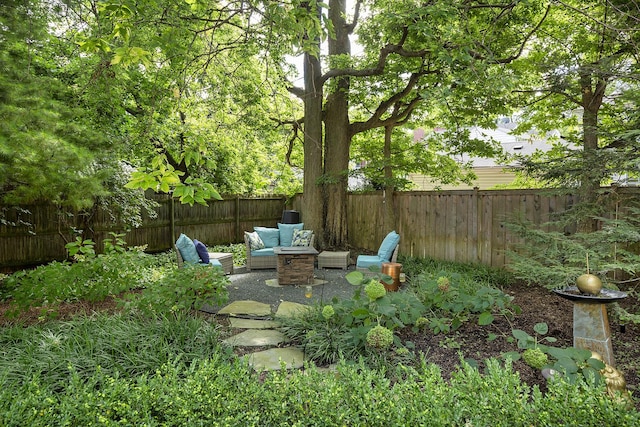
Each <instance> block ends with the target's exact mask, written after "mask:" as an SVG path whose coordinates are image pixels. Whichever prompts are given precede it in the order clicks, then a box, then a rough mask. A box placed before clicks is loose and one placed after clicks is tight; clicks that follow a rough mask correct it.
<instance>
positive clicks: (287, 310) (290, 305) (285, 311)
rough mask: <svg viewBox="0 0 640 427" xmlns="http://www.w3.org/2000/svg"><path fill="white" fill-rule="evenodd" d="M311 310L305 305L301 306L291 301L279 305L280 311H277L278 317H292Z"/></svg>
mask: <svg viewBox="0 0 640 427" xmlns="http://www.w3.org/2000/svg"><path fill="white" fill-rule="evenodd" d="M309 308H310V307H309V306H308V305H305V304H299V303H297V302H290V301H282V302H281V303H280V305H278V310H277V311H276V317H292V316H295V315H297V314H300V313H302V312H304V311H305V310H309Z"/></svg>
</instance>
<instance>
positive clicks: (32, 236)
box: [0, 188, 640, 268]
mask: <svg viewBox="0 0 640 427" xmlns="http://www.w3.org/2000/svg"><path fill="white" fill-rule="evenodd" d="M617 191H618V193H620V194H622V195H623V196H624V197H626V198H632V199H635V200H639V198H640V189H637V188H623V189H621V188H619V189H617ZM155 198H156V200H157V201H158V202H159V204H160V206H159V207H158V208H157V212H158V215H157V218H148V217H145V218H143V225H142V226H141V227H140V228H137V229H134V230H131V231H129V232H127V234H126V236H125V240H126V241H127V243H128V244H129V245H130V246H139V245H147V250H148V251H150V252H156V251H163V250H167V249H169V248H170V247H171V244H172V243H173V242H174V240H175V237H176V236H177V235H179V234H180V233H185V234H187V235H188V236H191V237H192V238H196V239H198V240H201V241H202V242H204V243H206V244H208V245H216V244H228V243H240V242H242V241H243V232H244V231H245V230H253V227H254V226H267V227H275V226H276V224H277V222H278V221H279V220H280V219H281V217H282V211H283V210H284V209H291V208H293V209H294V210H298V211H300V213H301V220H302V221H304V197H303V196H298V197H296V198H294V199H293V200H292V201H290V202H291V203H290V204H289V203H287V199H286V198H285V197H266V198H242V197H228V198H225V200H223V201H212V202H211V203H209V206H201V205H194V206H188V205H181V204H180V203H175V202H172V201H171V200H170V199H169V197H168V196H164V195H160V196H155ZM574 202H575V198H574V196H571V195H563V196H558V195H551V194H549V192H548V191H545V190H487V191H476V190H468V191H467V190H461V191H442V192H437V191H428V192H400V193H395V195H394V197H393V200H388V198H386V197H385V194H384V193H373V194H350V195H349V196H348V199H347V214H348V220H347V227H348V230H349V236H348V241H349V244H350V246H351V247H353V248H365V249H369V250H372V251H375V250H377V248H378V246H379V245H380V243H381V242H382V239H383V238H384V236H385V235H386V234H387V233H388V232H389V231H391V230H392V229H395V230H396V231H397V232H398V233H399V234H400V236H401V240H400V253H401V254H405V255H412V256H419V257H431V258H435V259H440V260H447V261H458V262H469V263H481V264H485V265H489V266H494V267H502V266H504V265H505V263H506V254H505V251H506V249H508V248H510V247H512V246H513V245H514V244H515V243H518V242H519V239H518V237H517V236H515V235H514V234H513V233H511V232H509V230H508V229H507V227H506V226H505V222H506V221H508V220H509V219H511V218H515V217H522V218H526V219H528V220H529V221H531V222H533V223H534V224H544V223H545V222H547V221H549V219H550V218H551V217H552V216H553V215H554V214H555V213H559V212H562V211H564V210H566V209H567V208H568V207H570V206H571V205H572V204H573V203H574ZM386 203H391V204H392V205H393V208H394V212H395V216H396V221H395V227H394V226H392V225H387V224H384V220H383V218H384V206H385V204H386ZM24 208H25V209H27V210H28V211H29V212H30V214H28V215H27V214H25V215H24V216H23V218H22V220H24V221H25V222H28V223H31V224H33V229H32V230H29V229H28V228H27V227H10V226H6V225H2V224H0V267H5V268H8V267H17V266H24V265H33V264H40V263H45V262H48V261H51V260H54V259H64V258H65V257H66V252H65V249H64V244H65V242H66V241H71V240H73V239H74V236H73V235H72V233H71V227H70V226H71V225H73V226H74V227H76V228H83V227H82V224H81V223H77V222H76V223H73V224H69V223H68V222H67V221H66V220H68V218H66V217H64V216H62V217H61V214H60V213H59V212H58V211H56V209H55V208H54V207H53V206H50V205H49V206H45V205H38V206H27V207H24ZM614 211H615V208H614V207H612V212H611V215H612V216H613V215H623V214H624V210H623V209H622V210H619V211H616V212H614ZM11 215H14V217H11ZM172 218H173V221H172ZM7 219H9V220H11V221H16V220H18V219H19V218H18V215H17V214H16V213H15V212H13V213H12V211H10V215H9V217H8V218H7ZM73 219H74V221H75V220H76V219H77V218H73ZM111 231H116V232H120V231H122V229H121V227H120V228H118V226H116V225H113V224H112V223H111V221H110V219H109V217H108V215H107V214H106V213H105V212H101V211H98V212H97V213H96V214H95V217H94V221H93V229H92V233H89V235H88V237H90V238H92V239H93V240H94V241H95V242H96V244H97V248H98V249H99V250H101V249H102V242H103V240H104V239H105V238H109V237H110V236H109V232H111Z"/></svg>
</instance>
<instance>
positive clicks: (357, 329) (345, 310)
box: [280, 271, 424, 364]
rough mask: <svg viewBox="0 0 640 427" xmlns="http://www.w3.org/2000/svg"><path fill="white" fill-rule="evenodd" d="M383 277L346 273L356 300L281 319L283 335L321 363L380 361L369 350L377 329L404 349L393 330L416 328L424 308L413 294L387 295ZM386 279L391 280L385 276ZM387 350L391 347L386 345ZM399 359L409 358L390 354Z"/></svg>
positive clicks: (338, 301)
mask: <svg viewBox="0 0 640 427" xmlns="http://www.w3.org/2000/svg"><path fill="white" fill-rule="evenodd" d="M384 278H385V277H383V276H382V275H380V276H376V277H368V276H365V275H363V274H362V273H361V272H359V271H353V272H351V273H349V274H347V280H349V282H350V283H351V284H353V285H354V295H353V298H351V299H345V300H338V299H334V300H333V301H332V303H331V304H330V305H328V306H325V307H314V308H312V309H311V310H309V311H307V312H305V313H303V314H302V315H301V316H296V317H291V318H285V319H281V320H280V321H281V324H282V331H283V333H284V334H285V335H286V336H287V338H289V339H291V340H292V341H293V342H295V343H298V345H300V346H301V347H303V348H304V350H305V354H306V356H307V357H308V358H309V359H310V360H313V361H314V362H316V363H318V364H326V363H334V362H336V361H338V360H339V359H340V358H342V357H347V358H356V357H358V356H361V357H366V358H372V359H371V361H372V362H376V361H380V360H381V359H380V356H379V355H378V354H377V353H376V352H371V351H369V350H370V349H368V348H367V345H366V344H367V335H368V334H369V331H370V330H371V329H372V328H374V327H376V326H381V327H383V328H384V329H386V330H388V331H389V332H390V333H391V337H392V342H393V343H395V344H396V347H400V348H401V347H402V343H401V342H400V339H399V338H398V337H397V336H394V335H393V331H394V330H397V329H400V328H404V327H405V326H412V325H414V324H415V322H416V321H417V320H418V318H420V316H421V315H422V314H423V311H424V306H423V305H422V303H421V302H420V301H419V300H418V299H417V298H416V297H415V296H414V295H413V294H412V293H407V292H386V290H385V288H384V286H383V285H382V284H381V283H380V280H381V279H384ZM386 279H390V278H389V277H388V276H386ZM329 312H331V315H328V314H329ZM385 342H386V341H385ZM409 345H410V344H409ZM388 347H390V344H389V345H386V346H385V348H388ZM396 356H397V357H399V358H400V359H404V358H406V354H403V352H400V353H397V352H395V351H394V352H392V353H391V357H392V358H396Z"/></svg>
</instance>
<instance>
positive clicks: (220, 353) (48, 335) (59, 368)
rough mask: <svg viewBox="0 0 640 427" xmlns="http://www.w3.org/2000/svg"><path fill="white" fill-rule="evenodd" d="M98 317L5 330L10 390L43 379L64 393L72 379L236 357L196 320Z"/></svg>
mask: <svg viewBox="0 0 640 427" xmlns="http://www.w3.org/2000/svg"><path fill="white" fill-rule="evenodd" d="M159 320H161V321H158V319H153V320H149V319H148V318H143V317H140V316H133V315H126V314H119V315H104V314H100V315H94V316H90V317H80V318H76V319H73V320H70V321H65V322H48V323H46V324H44V325H38V326H29V327H24V326H22V325H17V326H13V327H5V328H2V329H1V330H0V343H1V345H2V346H3V348H4V351H3V352H2V354H0V367H1V370H2V372H3V376H2V380H1V381H2V382H3V386H4V387H10V388H12V387H19V386H20V384H29V382H30V381H31V380H33V379H37V381H38V382H39V383H40V386H41V387H43V389H47V390H50V391H59V390H64V389H65V388H66V387H67V386H68V385H69V377H70V375H71V376H77V379H78V380H80V381H82V382H84V381H87V380H90V378H91V377H92V376H93V375H98V376H101V377H122V378H133V377H137V376H146V375H149V376H153V375H155V374H156V372H157V370H158V369H161V368H162V365H164V364H171V365H180V366H189V365H191V364H192V363H194V362H195V361H196V360H199V359H210V358H211V359H212V360H213V359H218V358H219V359H222V360H224V359H225V358H227V357H229V356H230V355H229V354H228V353H226V352H225V350H224V348H223V347H222V346H220V343H219V338H220V333H219V330H218V329H217V327H216V326H215V325H212V324H210V323H208V322H206V321H205V320H204V319H198V318H194V317H192V316H188V317H187V316H185V317H182V316H163V317H161V318H160V319H159Z"/></svg>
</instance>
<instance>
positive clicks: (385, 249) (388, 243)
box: [378, 231, 400, 261]
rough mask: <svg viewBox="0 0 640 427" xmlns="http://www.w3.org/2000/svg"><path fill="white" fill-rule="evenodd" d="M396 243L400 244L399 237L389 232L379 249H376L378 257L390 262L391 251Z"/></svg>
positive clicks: (393, 232)
mask: <svg viewBox="0 0 640 427" xmlns="http://www.w3.org/2000/svg"><path fill="white" fill-rule="evenodd" d="M398 243H400V235H399V234H398V233H396V232H395V231H392V232H390V233H389V234H387V237H385V238H384V240H383V241H382V244H381V245H380V249H378V256H379V257H380V258H382V259H383V260H385V261H389V260H391V255H393V250H394V249H395V248H396V246H398Z"/></svg>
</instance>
